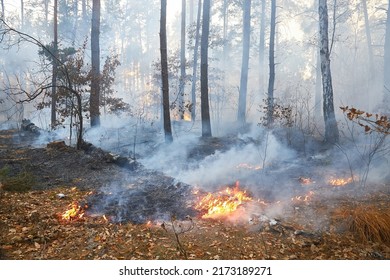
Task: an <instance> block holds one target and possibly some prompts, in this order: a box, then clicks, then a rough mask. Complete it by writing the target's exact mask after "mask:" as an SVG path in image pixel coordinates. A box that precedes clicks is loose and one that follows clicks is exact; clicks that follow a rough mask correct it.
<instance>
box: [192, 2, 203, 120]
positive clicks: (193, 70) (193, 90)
mask: <svg viewBox="0 0 390 280" xmlns="http://www.w3.org/2000/svg"><path fill="white" fill-rule="evenodd" d="M201 14H202V0H199V1H198V14H197V17H196V31H195V32H196V34H195V46H194V64H193V67H192V83H191V103H192V106H191V120H192V121H195V118H196V81H197V73H198V50H199V37H200V18H201Z"/></svg>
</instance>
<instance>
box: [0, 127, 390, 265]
mask: <svg viewBox="0 0 390 280" xmlns="http://www.w3.org/2000/svg"><path fill="white" fill-rule="evenodd" d="M14 133H15V131H2V132H1V133H0V169H2V168H4V167H5V166H7V168H8V169H9V174H8V175H7V176H17V175H18V174H20V173H21V172H28V173H29V174H32V175H33V177H34V184H33V187H32V188H31V189H30V190H28V191H24V192H14V191H8V190H5V189H4V185H3V186H2V187H1V189H0V259H12V260H22V259H27V260H35V259H44V260H46V259H59V260H65V259H81V260H83V259H125V260H130V259H221V260H224V259H271V260H272V259H305V260H312V259H321V260H325V259H341V260H344V259H364V260H371V259H387V260H388V259H390V242H389V241H390V239H389V236H390V232H389V231H388V230H389V228H387V227H386V226H385V225H384V224H383V223H386V222H387V220H386V219H384V220H383V223H382V224H381V222H380V221H381V220H379V223H380V224H381V225H378V224H375V223H369V222H367V224H363V225H362V224H358V223H356V220H357V218H356V217H357V216H358V215H359V213H360V212H359V211H361V210H362V209H363V211H364V209H366V213H368V212H370V213H373V214H372V216H371V217H374V218H375V217H376V216H378V215H379V216H381V217H382V216H383V217H390V203H389V202H390V193H389V191H388V190H389V186H376V187H378V191H377V192H374V193H370V194H367V195H366V196H363V197H360V198H359V200H358V201H357V200H356V199H352V196H351V197H349V196H343V197H338V198H337V199H336V198H335V199H334V200H332V201H329V200H324V199H321V196H316V197H315V198H313V199H308V200H306V201H305V200H304V199H296V201H293V203H290V205H291V207H286V208H284V210H283V215H279V216H277V217H261V216H253V217H252V218H251V219H250V220H247V219H234V220H233V219H229V220H227V219H203V218H201V215H200V214H199V213H198V214H197V213H196V212H194V213H192V214H191V215H188V217H186V218H183V217H176V218H175V217H173V216H171V217H169V218H166V219H155V220H150V221H145V222H142V223H140V222H137V223H134V222H126V221H119V222H118V221H117V220H116V221H114V220H113V219H112V218H111V217H110V214H109V213H104V211H103V212H102V213H92V212H90V211H89V210H88V209H87V208H86V205H84V204H82V202H85V201H90V197H93V196H94V195H96V194H97V193H98V192H99V190H100V187H101V186H104V185H105V184H109V183H110V182H111V181H114V180H116V179H117V178H118V180H119V178H120V177H122V176H123V173H124V172H125V173H126V174H127V175H128V176H129V177H131V178H132V184H135V185H137V184H138V185H145V184H146V185H148V186H158V185H159V184H162V185H166V184H169V185H172V186H176V188H180V187H182V186H181V185H175V184H176V182H175V181H174V179H173V178H169V177H167V176H165V175H163V174H160V173H158V172H155V171H150V170H145V169H144V168H142V166H136V165H134V166H133V165H131V166H130V167H131V168H129V166H128V165H126V166H122V165H121V164H118V162H115V161H114V160H112V158H106V157H105V156H104V154H102V153H100V152H92V153H86V152H85V151H77V150H75V149H74V148H72V147H68V146H64V145H61V144H58V145H57V144H55V145H53V144H52V145H48V146H45V147H42V148H32V147H29V146H28V145H26V143H27V142H28V137H29V136H28V135H25V136H24V137H26V139H22V138H19V139H18V142H17V143H18V144H15V143H16V142H15V139H14V137H15V134H14ZM348 187H349V188H351V191H350V193H353V192H354V191H353V187H352V186H348ZM347 193H348V192H347ZM75 202H78V203H79V204H78V205H79V206H80V208H78V213H77V215H75V216H74V217H72V218H71V219H69V220H64V219H63V216H62V215H63V214H64V213H65V212H66V211H67V210H69V209H71V208H72V204H74V203H75ZM253 203H254V204H259V205H260V204H262V202H260V201H254V202H253ZM262 207H267V206H266V205H265V206H264V205H262ZM240 211H244V212H245V208H243V209H242V210H240ZM83 212H85V213H84V215H83V216H82V217H80V216H79V214H81V213H83ZM244 212H243V213H244ZM314 214H315V215H314ZM318 217H321V220H322V221H321V222H320V223H319V221H318ZM374 218H373V219H374ZM354 221H355V223H354ZM319 224H320V225H321V226H319ZM358 226H360V228H357V227H358ZM370 226H372V228H370ZM361 229H363V230H361Z"/></svg>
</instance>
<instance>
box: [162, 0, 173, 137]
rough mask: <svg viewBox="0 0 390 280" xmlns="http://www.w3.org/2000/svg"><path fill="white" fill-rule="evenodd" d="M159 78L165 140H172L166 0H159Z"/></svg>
mask: <svg viewBox="0 0 390 280" xmlns="http://www.w3.org/2000/svg"><path fill="white" fill-rule="evenodd" d="M160 53H161V78H162V95H163V97H162V100H163V121H164V133H165V142H167V143H170V142H172V141H173V137H172V128H171V115H170V112H169V107H170V104H169V81H168V50H167V0H161V18H160Z"/></svg>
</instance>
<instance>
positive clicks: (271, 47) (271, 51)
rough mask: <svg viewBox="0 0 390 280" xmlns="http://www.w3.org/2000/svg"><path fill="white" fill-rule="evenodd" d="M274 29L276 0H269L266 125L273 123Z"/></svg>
mask: <svg viewBox="0 0 390 280" xmlns="http://www.w3.org/2000/svg"><path fill="white" fill-rule="evenodd" d="M275 30H276V0H272V1H271V26H270V36H269V81H268V96H267V125H268V126H271V125H272V123H273V121H274V120H273V113H274V87H275V33H276V32H275Z"/></svg>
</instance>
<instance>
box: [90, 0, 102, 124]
mask: <svg viewBox="0 0 390 280" xmlns="http://www.w3.org/2000/svg"><path fill="white" fill-rule="evenodd" d="M99 36H100V0H93V2H92V26H91V66H92V69H91V94H90V99H89V107H90V117H91V127H94V126H99V125H100V110H99V106H100V42H99Z"/></svg>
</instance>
